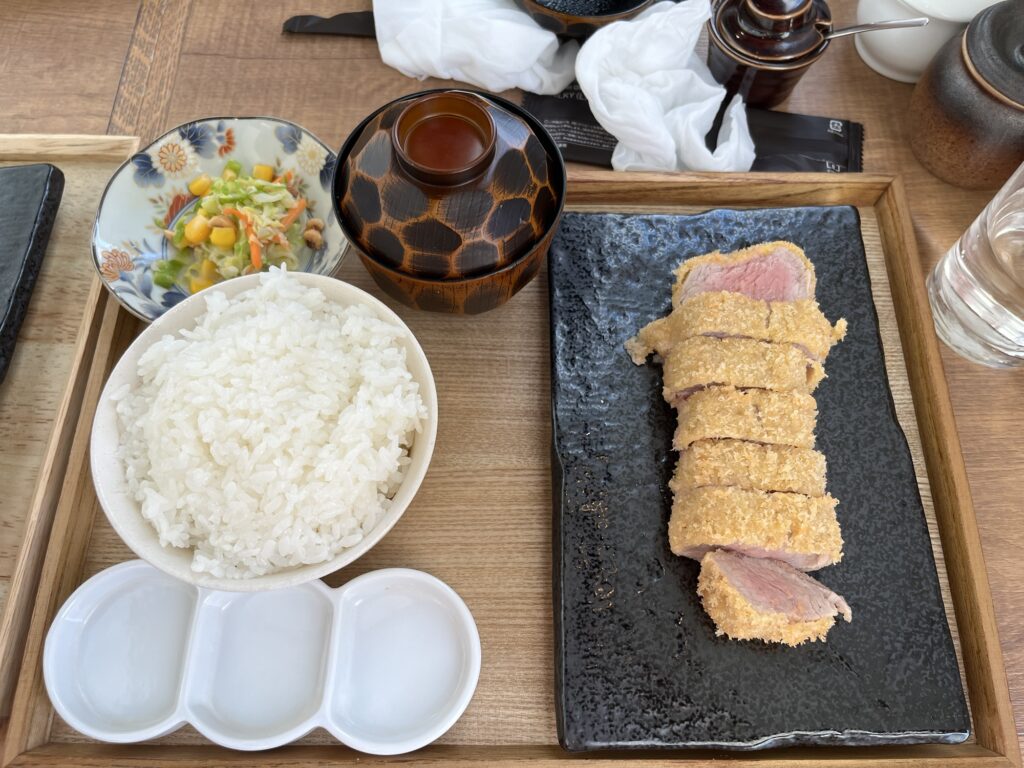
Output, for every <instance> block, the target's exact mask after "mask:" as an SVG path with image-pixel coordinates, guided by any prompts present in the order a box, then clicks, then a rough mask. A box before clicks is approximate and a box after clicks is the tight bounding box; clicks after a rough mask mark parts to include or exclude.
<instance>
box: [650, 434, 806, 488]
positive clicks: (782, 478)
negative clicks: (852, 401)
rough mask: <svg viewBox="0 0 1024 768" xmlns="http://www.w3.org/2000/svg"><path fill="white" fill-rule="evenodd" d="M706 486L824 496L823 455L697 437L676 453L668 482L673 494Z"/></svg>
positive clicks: (781, 447)
mask: <svg viewBox="0 0 1024 768" xmlns="http://www.w3.org/2000/svg"><path fill="white" fill-rule="evenodd" d="M707 485H721V486H732V487H735V488H743V489H746V490H751V491H788V492H790V493H802V494H804V495H806V496H824V495H825V454H823V453H821V452H820V451H815V450H812V449H810V448H797V447H795V446H792V445H765V444H763V443H750V442H746V441H743V440H728V439H727V440H698V441H697V442H695V443H691V444H690V445H689V446H688V447H687V448H686V449H685V450H684V451H682V452H681V453H680V454H679V463H678V464H676V471H675V474H674V475H673V477H672V480H671V481H670V482H669V487H670V488H671V489H672V490H673V491H674V492H676V493H679V492H680V491H682V490H683V489H685V488H700V487H702V486H707Z"/></svg>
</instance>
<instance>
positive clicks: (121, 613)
mask: <svg viewBox="0 0 1024 768" xmlns="http://www.w3.org/2000/svg"><path fill="white" fill-rule="evenodd" d="M43 671H44V678H45V681H46V688H47V691H48V693H49V694H50V699H51V701H52V702H53V704H54V708H55V709H56V711H57V713H58V714H59V715H60V716H61V717H62V718H64V720H65V721H66V722H67V723H68V724H69V725H71V726H72V727H73V728H75V729H76V730H78V731H81V732H82V733H84V734H85V735H87V736H90V737H92V738H95V739H99V740H102V741H113V742H134V741H144V740H146V739H152V738H155V737H157V736H161V735H163V734H166V733H169V732H171V731H173V730H175V729H177V728H179V727H180V726H182V725H184V724H185V723H190V724H191V725H192V726H194V727H195V728H196V730H198V731H199V732H200V733H202V734H203V735H204V736H206V737H207V738H208V739H210V740H211V741H213V742H215V743H217V744H220V745H221V746H225V747H230V748H233V749H242V750H258V749H269V748H272V747H277V746H281V745H283V744H286V743H288V742H290V741H293V740H295V739H297V738H300V737H301V736H303V735H304V734H306V733H308V732H309V731H311V730H313V729H314V728H317V727H322V728H325V729H326V730H327V731H329V732H330V733H331V734H332V735H333V736H334V737H335V738H337V739H338V740H339V741H341V742H342V743H344V744H346V745H348V746H350V747H352V748H354V749H358V750H361V751H364V752H370V753H373V754H382V755H384V754H400V753H403V752H409V751H412V750H415V749H418V748H420V747H422V746H425V745H427V744H429V743H430V742H432V741H434V740H436V739H437V738H439V737H440V736H441V735H442V734H443V733H445V731H447V730H448V729H449V728H450V727H451V726H452V725H453V724H454V723H455V722H456V721H457V720H458V719H459V717H460V716H461V715H462V713H463V712H464V711H465V709H466V707H467V706H468V705H469V701H470V699H471V698H472V696H473V692H474V690H475V689H476V683H477V679H478V677H479V674H480V638H479V635H478V633H477V630H476V624H475V623H474V621H473V616H472V614H471V613H470V612H469V609H468V608H467V607H466V604H465V603H464V602H463V601H462V599H461V598H460V597H459V596H458V595H457V594H456V593H455V591H454V590H452V589H451V587H449V586H448V585H446V584H444V583H443V582H441V581H439V580H438V579H436V578H434V577H433V576H430V575H428V574H426V573H423V572H421V571H414V570H409V569H403V568H393V569H386V570H381V571H374V572H372V573H368V574H365V575H363V576H360V577H358V578H356V579H353V580H352V581H350V582H349V583H348V584H345V585H344V586H342V587H339V588H337V589H330V588H328V587H327V586H326V585H325V584H324V583H323V582H321V581H314V582H309V583H306V584H303V585H300V586H296V587H289V588H286V589H280V590H272V591H266V592H222V591H215V590H209V589H203V588H196V587H193V586H191V585H188V584H185V583H183V582H181V581H179V580H177V579H175V578H173V577H171V576H168V575H166V574H164V573H163V572H161V571H159V570H157V569H156V568H154V567H153V566H151V565H148V564H147V563H145V562H143V561H141V560H134V561H131V562H127V563H121V564H119V565H116V566H113V567H112V568H108V569H107V570H105V571H103V572H101V573H99V574H97V575H96V576H94V577H92V578H91V579H89V580H88V581H87V582H85V583H84V584H82V585H81V586H80V587H79V588H78V590H76V591H75V593H74V594H73V595H72V596H71V597H70V598H69V599H68V601H67V602H66V603H65V604H64V606H63V607H62V608H61V610H60V611H59V612H58V614H57V616H56V618H55V619H54V622H53V624H52V625H51V627H50V631H49V634H48V635H47V639H46V646H45V650H44V654H43Z"/></svg>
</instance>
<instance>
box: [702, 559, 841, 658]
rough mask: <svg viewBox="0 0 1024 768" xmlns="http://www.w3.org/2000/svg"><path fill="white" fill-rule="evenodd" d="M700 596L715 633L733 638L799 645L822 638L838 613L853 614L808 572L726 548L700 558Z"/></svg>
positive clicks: (837, 597) (834, 594)
mask: <svg viewBox="0 0 1024 768" xmlns="http://www.w3.org/2000/svg"><path fill="white" fill-rule="evenodd" d="M697 594H699V595H700V598H701V602H702V603H703V605H704V610H705V611H707V614H708V616H710V617H711V619H712V620H713V621H714V622H715V628H716V634H719V635H727V636H729V637H731V638H733V639H735V640H763V641H765V642H775V643H785V644H786V645H800V644H801V643H804V642H807V641H809V640H824V639H825V635H826V634H827V633H828V631H829V630H830V629H831V628H832V626H833V624H835V617H836V616H842V617H843V618H844V619H845V620H846V621H850V619H851V617H852V616H851V611H850V606H849V605H847V604H846V601H845V600H844V599H843V598H841V597H840V596H839V595H837V594H836V593H835V592H833V591H832V590H831V589H829V588H828V587H826V586H825V585H824V584H821V583H820V582H818V581H815V580H814V579H813V578H811V577H810V576H808V575H807V574H806V573H803V572H801V571H798V570H796V569H794V568H792V567H790V566H788V565H786V564H785V563H781V562H778V561H776V560H763V559H755V558H750V557H745V556H744V555H741V554H737V553H735V552H726V551H723V550H717V551H714V552H708V553H707V554H706V555H705V556H704V558H703V559H702V560H701V568H700V576H699V577H698V579H697Z"/></svg>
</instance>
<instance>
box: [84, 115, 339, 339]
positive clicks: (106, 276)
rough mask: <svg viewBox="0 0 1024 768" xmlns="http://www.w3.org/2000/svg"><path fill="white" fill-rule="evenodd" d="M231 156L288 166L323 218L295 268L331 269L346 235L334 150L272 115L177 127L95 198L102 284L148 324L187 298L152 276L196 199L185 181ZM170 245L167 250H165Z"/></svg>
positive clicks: (212, 171) (219, 167)
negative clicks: (336, 196)
mask: <svg viewBox="0 0 1024 768" xmlns="http://www.w3.org/2000/svg"><path fill="white" fill-rule="evenodd" d="M228 160H237V161H238V162H240V163H241V164H242V167H243V168H251V167H252V166H253V165H254V164H255V163H265V164H267V165H272V166H274V167H275V168H276V169H278V170H279V171H282V172H283V171H287V170H290V171H292V173H293V174H294V176H295V179H296V186H297V188H298V190H297V191H298V192H299V194H301V195H302V196H303V197H305V198H306V199H307V200H308V201H309V204H308V210H309V212H310V213H309V215H311V216H317V217H319V218H322V219H323V220H324V221H325V222H326V226H325V227H324V231H323V245H322V246H321V247H320V249H319V250H316V251H313V250H312V249H306V252H305V253H304V254H301V255H300V256H299V269H300V270H302V271H304V272H312V273H314V274H320V275H333V274H334V273H335V271H336V270H337V269H338V267H339V266H340V265H341V262H342V259H343V258H344V256H345V253H346V250H347V248H348V241H347V240H346V239H345V237H344V235H343V234H342V232H341V227H340V226H339V225H338V219H337V216H336V214H335V213H334V210H333V205H332V204H331V179H332V176H333V174H334V162H335V157H334V153H333V152H331V151H330V150H329V149H328V148H327V146H326V145H325V144H324V143H323V142H322V141H320V140H319V139H318V138H316V136H314V135H313V134H311V133H310V132H309V131H307V130H305V129H304V128H301V127H299V126H297V125H295V124H294V123H289V122H288V121H286V120H280V119H278V118H276V117H211V118H204V119H201V120H195V121H193V122H190V123H185V124H184V125H181V126H178V127H177V128H174V129H172V130H170V131H168V132H167V133H165V134H164V135H163V136H161V137H160V138H159V139H157V140H156V141H154V142H153V143H152V144H150V145H149V146H148V147H146V148H145V149H144V150H142V151H141V152H139V153H137V154H135V155H133V156H132V157H131V158H130V159H129V160H128V161H127V162H126V163H125V164H124V165H122V166H121V167H120V168H118V170H117V172H116V173H115V174H114V176H113V178H112V179H111V180H110V182H109V183H108V184H107V188H106V190H105V191H104V193H103V197H102V199H101V200H100V207H99V211H98V212H97V214H96V224H95V226H94V227H93V235H92V255H93V260H94V262H95V264H96V269H97V270H98V271H99V274H100V277H101V279H102V281H103V284H104V285H106V287H107V288H108V289H109V290H110V291H111V292H112V293H113V294H114V296H116V297H117V300H118V301H120V302H121V305H122V306H124V308H125V309H127V310H128V311H129V312H131V313H132V314H133V315H135V316H137V317H139V318H141V319H142V320H145V321H147V322H151V321H153V320H155V319H156V318H158V317H160V315H162V314H163V313H164V312H166V311H167V310H168V309H170V308H171V307H173V306H174V305H175V304H177V303H178V302H179V301H181V300H182V299H184V298H186V297H187V296H188V292H187V290H186V289H185V288H183V287H178V286H175V287H172V288H167V289H165V288H161V287H160V286H158V285H156V284H155V283H154V282H153V264H154V262H156V261H158V260H160V259H166V258H170V257H171V256H173V248H172V247H171V246H170V244H169V243H168V242H167V239H166V238H165V237H164V235H163V231H164V230H165V229H170V228H173V226H174V223H175V221H176V220H177V219H178V218H179V216H182V215H187V213H188V211H189V210H190V208H191V205H192V203H194V202H195V200H196V198H195V197H194V196H193V195H192V194H191V193H190V192H189V191H188V183H189V181H191V180H192V179H194V178H195V177H196V176H199V175H200V174H203V173H206V174H209V175H210V176H212V177H217V176H219V175H220V174H221V172H222V171H223V169H224V166H225V164H226V163H227V161H228ZM169 251H170V252H169Z"/></svg>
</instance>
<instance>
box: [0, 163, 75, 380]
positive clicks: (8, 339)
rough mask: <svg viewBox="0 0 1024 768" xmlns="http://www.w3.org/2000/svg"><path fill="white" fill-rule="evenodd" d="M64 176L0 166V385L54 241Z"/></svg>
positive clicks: (42, 168) (46, 169)
mask: <svg viewBox="0 0 1024 768" xmlns="http://www.w3.org/2000/svg"><path fill="white" fill-rule="evenodd" d="M63 192H64V174H63V173H61V172H60V169H58V168H56V167H54V166H52V165H48V164H46V163H40V164H38V165H14V166H8V167H6V168H0V382H2V381H3V380H4V376H6V375H7V368H8V366H9V365H10V362H11V357H12V356H13V355H14V344H15V342H16V341H17V339H18V329H19V328H21V322H22V320H24V319H25V312H26V311H27V310H28V302H29V299H30V298H31V297H32V288H33V287H34V286H35V284H36V277H37V276H38V275H39V268H40V266H41V265H42V263H43V254H45V253H46V244H47V242H49V240H50V230H51V229H53V222H54V219H55V218H56V217H57V208H58V206H59V205H60V198H61V194H62V193H63Z"/></svg>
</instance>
